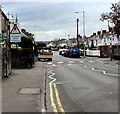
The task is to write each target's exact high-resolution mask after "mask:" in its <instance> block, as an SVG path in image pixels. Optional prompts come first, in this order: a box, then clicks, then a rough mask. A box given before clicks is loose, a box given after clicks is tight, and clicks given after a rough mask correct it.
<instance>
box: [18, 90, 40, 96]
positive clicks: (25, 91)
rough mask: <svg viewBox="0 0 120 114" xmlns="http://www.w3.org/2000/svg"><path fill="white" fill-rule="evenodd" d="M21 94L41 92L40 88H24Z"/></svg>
mask: <svg viewBox="0 0 120 114" xmlns="http://www.w3.org/2000/svg"><path fill="white" fill-rule="evenodd" d="M19 94H35V95H36V94H40V88H22V89H21V90H20V92H19Z"/></svg>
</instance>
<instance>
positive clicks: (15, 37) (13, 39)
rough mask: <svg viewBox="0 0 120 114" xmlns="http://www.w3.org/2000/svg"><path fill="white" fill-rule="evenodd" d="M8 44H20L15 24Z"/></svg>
mask: <svg viewBox="0 0 120 114" xmlns="http://www.w3.org/2000/svg"><path fill="white" fill-rule="evenodd" d="M10 42H16V43H17V42H21V32H20V30H19V28H18V27H17V24H14V26H13V28H12V30H11V32H10Z"/></svg>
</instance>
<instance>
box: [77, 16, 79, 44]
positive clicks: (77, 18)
mask: <svg viewBox="0 0 120 114" xmlns="http://www.w3.org/2000/svg"><path fill="white" fill-rule="evenodd" d="M78 22H79V19H78V18H77V44H78V45H79V40H78Z"/></svg>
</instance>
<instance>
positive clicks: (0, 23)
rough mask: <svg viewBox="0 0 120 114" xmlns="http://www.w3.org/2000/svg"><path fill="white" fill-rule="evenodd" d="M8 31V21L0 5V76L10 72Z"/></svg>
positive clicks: (5, 75)
mask: <svg viewBox="0 0 120 114" xmlns="http://www.w3.org/2000/svg"><path fill="white" fill-rule="evenodd" d="M9 32H10V21H9V19H8V18H7V16H6V15H5V13H4V12H3V11H2V9H1V6H0V77H7V76H8V75H9V74H10V73H11V57H10V55H11V54H10V44H9V40H10V36H9Z"/></svg>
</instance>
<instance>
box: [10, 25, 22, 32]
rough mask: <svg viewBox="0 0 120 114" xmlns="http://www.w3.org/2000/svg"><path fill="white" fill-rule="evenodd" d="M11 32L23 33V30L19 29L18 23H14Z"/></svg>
mask: <svg viewBox="0 0 120 114" xmlns="http://www.w3.org/2000/svg"><path fill="white" fill-rule="evenodd" d="M10 34H21V32H20V30H19V28H18V26H17V24H14V26H13V28H12V30H11V32H10Z"/></svg>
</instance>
